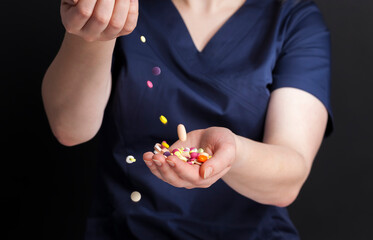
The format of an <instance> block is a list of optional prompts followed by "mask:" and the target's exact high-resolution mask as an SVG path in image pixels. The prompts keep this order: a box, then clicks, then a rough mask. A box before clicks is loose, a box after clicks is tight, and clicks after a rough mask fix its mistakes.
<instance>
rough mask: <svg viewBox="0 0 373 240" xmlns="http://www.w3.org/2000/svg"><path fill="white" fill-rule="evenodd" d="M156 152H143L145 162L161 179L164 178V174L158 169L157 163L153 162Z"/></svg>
mask: <svg viewBox="0 0 373 240" xmlns="http://www.w3.org/2000/svg"><path fill="white" fill-rule="evenodd" d="M153 158H154V154H153V153H152V152H146V153H144V154H143V159H144V162H145V164H146V165H147V166H148V168H149V169H150V171H151V172H152V173H153V174H154V175H155V176H156V177H158V178H159V179H161V180H163V179H162V175H161V174H160V172H159V171H158V168H157V165H156V164H155V163H154V162H153Z"/></svg>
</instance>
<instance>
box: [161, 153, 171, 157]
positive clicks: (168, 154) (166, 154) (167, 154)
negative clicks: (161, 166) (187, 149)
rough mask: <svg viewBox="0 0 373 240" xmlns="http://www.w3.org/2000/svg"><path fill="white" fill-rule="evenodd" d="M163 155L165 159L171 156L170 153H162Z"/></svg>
mask: <svg viewBox="0 0 373 240" xmlns="http://www.w3.org/2000/svg"><path fill="white" fill-rule="evenodd" d="M163 155H165V156H166V157H168V156H171V153H170V152H164V153H163Z"/></svg>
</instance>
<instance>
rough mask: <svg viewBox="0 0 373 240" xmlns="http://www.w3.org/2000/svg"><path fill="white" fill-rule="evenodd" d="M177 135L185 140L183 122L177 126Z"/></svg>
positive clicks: (185, 134)
mask: <svg viewBox="0 0 373 240" xmlns="http://www.w3.org/2000/svg"><path fill="white" fill-rule="evenodd" d="M177 135H178V136H179V139H180V141H182V142H185V141H186V140H187V133H186V130H185V126H184V125H183V124H179V125H178V126H177Z"/></svg>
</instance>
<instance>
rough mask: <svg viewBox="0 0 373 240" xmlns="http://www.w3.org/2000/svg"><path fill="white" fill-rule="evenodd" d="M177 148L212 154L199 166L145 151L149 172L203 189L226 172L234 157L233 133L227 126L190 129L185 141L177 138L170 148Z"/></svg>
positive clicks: (162, 178) (178, 183)
mask: <svg viewBox="0 0 373 240" xmlns="http://www.w3.org/2000/svg"><path fill="white" fill-rule="evenodd" d="M180 147H197V148H203V149H204V150H205V152H207V153H209V154H210V155H211V156H212V157H211V158H210V159H208V160H207V161H206V162H204V163H203V164H202V166H199V165H197V164H194V165H190V164H188V163H186V162H184V161H182V160H180V159H179V158H178V157H177V156H169V157H167V158H166V157H165V156H164V155H162V154H154V153H153V152H146V153H144V155H143V159H144V161H145V163H146V165H147V166H148V167H149V169H150V171H151V172H152V173H153V174H154V175H155V176H157V177H158V178H160V179H161V180H163V181H165V182H167V183H169V184H171V185H173V186H175V187H180V188H181V187H183V188H188V189H191V188H207V187H210V186H211V185H212V184H213V183H215V182H216V181H217V180H219V179H220V178H221V177H222V176H224V174H226V173H227V172H228V171H229V170H230V168H231V166H232V164H233V162H234V160H235V157H236V141H235V134H234V133H232V131H230V130H229V129H227V128H222V127H211V128H207V129H200V130H195V131H191V132H189V133H188V134H187V140H186V141H184V142H182V141H180V140H178V141H177V142H175V143H174V144H173V145H172V146H170V150H171V151H172V149H175V148H180Z"/></svg>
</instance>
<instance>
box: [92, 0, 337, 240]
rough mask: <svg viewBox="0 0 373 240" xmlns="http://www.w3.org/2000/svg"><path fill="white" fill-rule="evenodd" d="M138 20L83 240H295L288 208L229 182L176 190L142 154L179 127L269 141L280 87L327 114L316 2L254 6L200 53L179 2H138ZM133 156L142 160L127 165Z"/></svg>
mask: <svg viewBox="0 0 373 240" xmlns="http://www.w3.org/2000/svg"><path fill="white" fill-rule="evenodd" d="M139 13H140V15H139V20H138V25H137V27H136V29H135V30H134V32H133V33H131V34H130V35H128V36H124V37H120V38H119V39H118V40H117V44H116V47H115V51H114V57H113V67H112V74H113V89H112V94H111V98H110V100H109V103H108V106H107V108H106V111H105V117H104V121H103V124H102V128H101V130H100V134H101V137H100V139H101V140H102V144H101V145H100V146H101V151H100V160H99V163H98V174H97V181H96V183H95V185H94V187H95V194H94V198H93V203H92V209H91V212H90V215H89V218H88V220H87V229H86V239H188V240H190V239H266V240H267V239H286V240H291V239H299V237H298V233H297V230H296V229H295V227H294V225H293V224H292V222H291V220H290V219H289V216H288V213H287V210H286V208H280V207H275V206H270V205H263V204H260V203H257V202H255V201H253V200H251V199H248V198H246V197H244V196H242V195H240V194H238V193H237V192H235V191H234V190H232V189H231V188H230V187H228V186H227V185H226V184H225V183H224V182H223V181H222V180H219V181H217V182H216V183H215V184H213V185H212V186H211V187H210V188H207V189H192V190H187V189H181V188H175V187H173V186H171V185H169V184H167V183H165V182H163V181H161V180H159V179H158V178H157V177H155V176H154V175H153V174H152V173H151V172H150V170H149V169H148V167H147V166H146V165H145V163H144V162H143V160H142V154H143V153H144V152H147V151H153V146H154V144H155V143H160V142H161V141H163V140H165V141H167V142H168V143H170V144H171V143H173V142H175V141H176V140H177V133H176V129H177V125H178V124H179V123H183V124H184V125H185V126H186V129H187V130H188V131H192V130H195V129H203V128H208V127H211V126H221V127H226V128H229V129H231V130H232V131H233V132H234V133H236V134H238V135H241V136H244V137H247V138H250V139H253V140H256V141H261V140H262V137H263V131H264V121H265V117H266V111H267V105H268V101H269V98H270V95H271V92H272V91H273V90H275V89H277V88H281V87H294V88H298V89H302V90H304V91H307V92H309V93H311V94H312V95H314V96H315V97H317V98H318V99H319V100H320V101H321V102H322V103H323V104H324V105H325V107H326V108H327V110H328V112H329V116H331V111H330V110H331V109H330V101H329V88H330V45H329V32H328V29H327V27H326V26H325V23H324V22H323V19H322V16H321V14H320V12H319V10H318V8H317V7H316V5H315V4H314V3H313V2H312V1H296V0H287V1H278V0H247V1H246V3H245V4H244V5H243V6H242V7H241V8H240V9H239V10H238V11H237V12H236V13H235V14H234V15H233V16H232V17H231V18H230V19H229V20H228V21H227V22H226V23H225V24H224V25H223V26H222V28H221V29H220V30H219V31H218V32H217V33H216V34H215V35H214V36H213V38H212V39H211V40H210V41H209V42H208V44H207V46H206V47H205V48H204V49H203V51H202V52H199V51H198V50H197V49H196V47H195V45H194V43H193V41H192V39H191V37H190V35H189V33H188V30H187V28H186V26H185V24H184V22H183V20H182V18H181V16H180V14H179V13H178V11H177V9H176V8H175V6H174V5H173V3H172V2H171V0H140V10H139ZM141 36H144V37H145V38H146V42H143V41H141V40H140V38H141ZM154 67H159V68H160V70H161V73H160V74H159V75H156V74H154V72H152V70H153V68H154ZM147 81H151V82H152V83H153V88H149V87H148V86H147ZM295 100H296V99H295ZM161 115H164V116H165V117H166V118H167V119H168V124H166V125H163V124H162V123H161V122H160V120H159V117H160V116H161ZM330 131H331V124H330V119H329V125H328V128H327V132H326V134H328V133H329V132H330ZM190 147H192V146H190ZM196 147H198V146H196ZM128 155H133V156H134V157H135V158H136V159H137V161H136V162H135V163H133V164H128V163H127V162H126V157H127V156H128ZM134 191H138V192H139V193H140V194H141V200H140V201H138V202H134V201H132V200H131V197H130V196H131V193H132V192H134Z"/></svg>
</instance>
